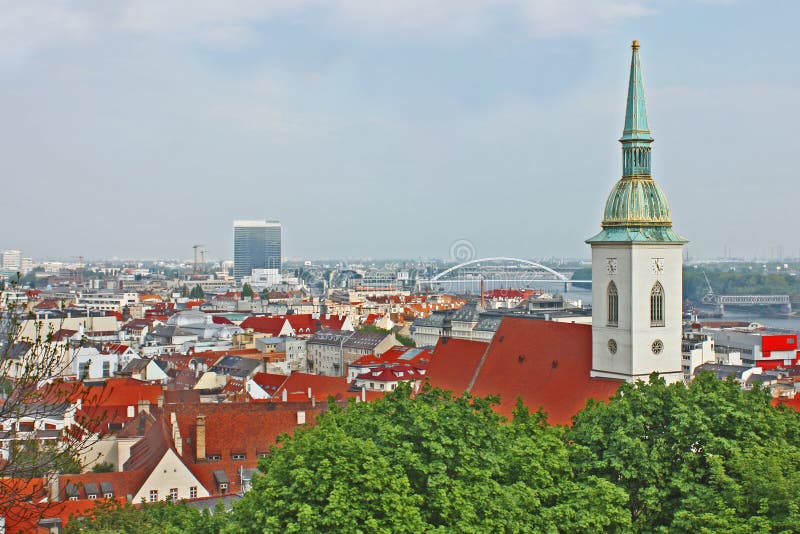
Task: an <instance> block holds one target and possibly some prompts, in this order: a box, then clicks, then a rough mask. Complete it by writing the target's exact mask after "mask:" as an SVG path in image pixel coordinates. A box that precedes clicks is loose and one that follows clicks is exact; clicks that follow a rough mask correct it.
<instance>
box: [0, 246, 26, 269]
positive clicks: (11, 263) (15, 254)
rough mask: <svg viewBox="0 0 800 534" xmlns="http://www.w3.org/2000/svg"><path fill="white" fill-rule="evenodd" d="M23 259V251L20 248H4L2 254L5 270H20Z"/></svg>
mask: <svg viewBox="0 0 800 534" xmlns="http://www.w3.org/2000/svg"><path fill="white" fill-rule="evenodd" d="M21 261H22V252H20V251H19V250H4V251H3V256H2V263H3V270H4V271H18V270H19V267H20V262H21Z"/></svg>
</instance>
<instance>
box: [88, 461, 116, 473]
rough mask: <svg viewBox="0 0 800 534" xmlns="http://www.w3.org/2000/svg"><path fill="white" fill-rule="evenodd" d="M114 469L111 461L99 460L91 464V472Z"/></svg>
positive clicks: (108, 471) (111, 471)
mask: <svg viewBox="0 0 800 534" xmlns="http://www.w3.org/2000/svg"><path fill="white" fill-rule="evenodd" d="M114 471H115V469H114V464H112V463H111V462H99V463H96V464H94V465H93V466H92V472H93V473H113V472H114Z"/></svg>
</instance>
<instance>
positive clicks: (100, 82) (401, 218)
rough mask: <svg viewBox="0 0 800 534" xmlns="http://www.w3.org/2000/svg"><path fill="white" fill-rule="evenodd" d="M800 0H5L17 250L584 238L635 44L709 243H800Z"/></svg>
mask: <svg viewBox="0 0 800 534" xmlns="http://www.w3.org/2000/svg"><path fill="white" fill-rule="evenodd" d="M798 20H800V2H796V1H793V0H786V1H766V0H753V1H746V0H741V1H735V0H732V1H724V0H717V1H698V0H686V1H679V0H673V1H670V0H662V1H646V0H485V1H480V0H435V1H432V0H403V1H400V0H397V1H380V0H217V1H211V0H173V1H169V0H138V1H137V0H129V1H112V2H109V1H108V0H95V1H80V2H77V1H76V2H68V1H58V0H50V1H46V0H26V1H18V0H4V1H0V117H1V119H0V146H1V148H0V172H1V173H2V184H3V190H2V193H1V194H0V198H1V199H2V200H0V224H2V228H3V231H2V234H0V249H3V248H18V249H21V250H23V251H24V253H25V254H26V255H31V256H34V257H37V258H44V257H56V256H60V257H67V256H72V255H74V256H78V255H83V256H87V257H91V258H98V257H111V256H120V257H159V256H160V257H190V256H191V254H192V248H191V247H192V245H193V244H195V243H203V244H205V245H206V247H207V250H208V253H207V254H208V257H209V258H211V257H231V256H232V221H233V219H239V218H267V219H279V220H281V221H282V222H283V224H284V256H285V257H330V256H359V257H367V256H372V257H418V256H437V257H446V256H448V255H449V249H450V244H451V243H452V242H454V241H456V240H459V239H469V240H471V241H472V242H473V243H474V246H475V248H476V251H477V254H478V255H479V256H490V255H510V256H517V257H523V258H527V257H536V258H541V257H545V256H572V257H576V256H578V257H586V256H588V254H589V249H588V246H587V245H585V244H584V243H583V241H584V240H585V239H586V238H588V237H590V236H592V235H594V234H595V233H596V232H597V231H598V229H599V223H600V218H601V214H602V209H603V205H604V202H605V198H606V195H607V194H608V192H609V191H610V189H611V187H612V186H613V184H614V182H615V181H616V180H617V179H618V178H619V175H620V168H621V165H620V148H619V143H618V142H617V139H618V138H619V137H620V135H621V132H622V125H623V115H624V104H625V91H626V84H627V76H628V68H629V61H630V41H631V40H632V39H634V38H636V39H639V40H640V41H641V45H642V49H641V56H642V65H643V69H644V80H645V88H646V91H647V97H648V112H649V117H650V127H651V129H652V131H653V136H654V137H655V139H656V142H655V144H654V153H653V172H654V175H655V177H656V180H658V181H659V183H660V184H661V185H662V187H663V189H664V191H665V192H666V194H667V198H668V199H669V201H670V207H671V210H672V217H673V221H674V222H675V228H676V230H677V231H678V232H679V233H680V234H682V235H684V236H686V237H687V238H689V239H690V240H691V244H690V245H689V246H690V253H691V254H692V255H695V256H701V255H702V256H719V255H721V254H722V251H723V246H724V245H725V244H727V246H728V247H729V248H730V249H731V250H732V252H733V254H746V255H751V254H761V255H767V256H768V255H770V253H771V251H772V250H774V249H775V248H776V247H777V246H779V245H781V246H783V248H784V252H785V254H786V255H794V256H797V255H800V233H798V232H797V227H798V223H797V222H796V221H797V217H798V208H797V206H798V196H799V195H800V185H798V181H799V179H800V171H798V165H797V161H796V159H797V156H798V152H800V133H798V132H799V131H800V130H798V124H799V123H800V111H799V110H800V104H798V103H799V102H800V83H798V82H800V67H798V59H797V54H798V51H799V50H800V32H798V31H797V22H798Z"/></svg>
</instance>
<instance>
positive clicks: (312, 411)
mask: <svg viewBox="0 0 800 534" xmlns="http://www.w3.org/2000/svg"><path fill="white" fill-rule="evenodd" d="M170 410H171V411H174V412H175V414H176V418H177V421H178V426H179V428H180V434H181V438H182V439H183V459H184V461H185V462H186V463H187V464H194V463H197V461H198V459H197V458H196V454H197V449H196V447H197V416H198V415H200V414H202V415H203V416H204V417H205V422H206V456H208V455H219V456H220V457H221V460H220V461H219V462H215V461H211V462H206V461H205V459H200V460H202V462H201V463H204V464H205V465H209V466H219V465H221V464H222V463H224V462H226V461H230V460H231V455H232V454H244V455H245V456H246V461H247V462H248V463H249V465H245V467H255V465H256V464H257V461H258V454H259V453H264V452H268V451H269V448H270V446H272V445H275V440H276V439H277V437H278V436H279V435H281V434H283V433H285V432H292V431H293V430H294V429H295V428H297V426H298V424H297V412H298V411H304V412H306V422H307V423H313V421H314V416H315V415H316V413H318V412H319V411H320V410H321V407H317V408H311V407H310V406H307V405H302V408H301V409H300V410H298V408H297V406H296V405H292V404H286V405H275V404H269V403H251V402H231V403H220V404H194V405H175V406H174V407H171V408H170ZM235 463H236V464H237V465H241V464H242V463H244V461H236V462H235ZM215 469H219V467H215ZM192 471H193V472H194V471H195V469H192ZM232 474H234V473H228V475H229V477H228V478H229V480H230V479H231V476H230V475H232ZM201 482H203V485H206V484H205V482H204V481H203V480H201Z"/></svg>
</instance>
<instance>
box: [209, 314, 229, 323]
mask: <svg viewBox="0 0 800 534" xmlns="http://www.w3.org/2000/svg"><path fill="white" fill-rule="evenodd" d="M211 321H213V323H214V324H233V322H232V321H231V320H230V319H228V318H227V317H223V316H222V315H214V316H213V317H211Z"/></svg>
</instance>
